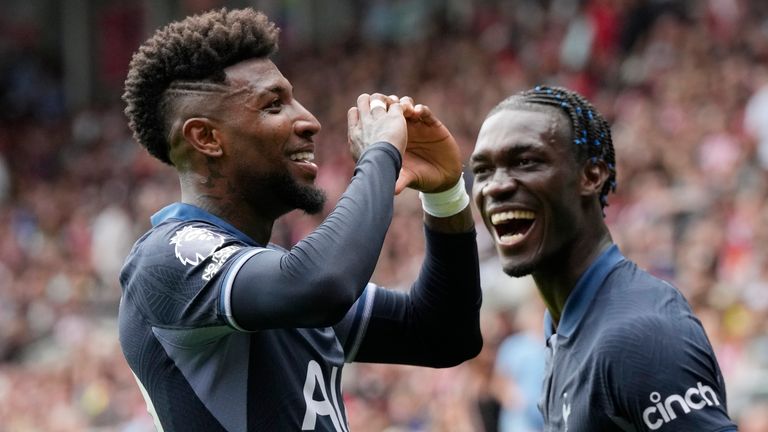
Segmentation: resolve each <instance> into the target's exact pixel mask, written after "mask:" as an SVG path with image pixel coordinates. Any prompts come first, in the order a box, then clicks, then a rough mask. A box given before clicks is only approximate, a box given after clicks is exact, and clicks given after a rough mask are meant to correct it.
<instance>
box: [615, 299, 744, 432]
mask: <svg viewBox="0 0 768 432" xmlns="http://www.w3.org/2000/svg"><path fill="white" fill-rule="evenodd" d="M601 346H602V348H603V349H605V352H606V355H604V356H600V358H602V359H603V360H602V361H603V364H602V365H600V368H601V374H600V375H601V377H602V380H601V383H602V385H603V386H604V387H605V389H604V392H603V394H604V395H607V396H608V397H609V398H610V400H609V401H608V405H609V406H611V407H612V413H613V417H614V419H615V421H616V423H617V424H619V425H622V426H623V427H624V429H625V430H637V431H661V432H665V431H682V430H695V431H701V432H707V431H730V430H735V425H734V424H733V423H732V422H731V420H730V419H729V417H728V413H727V407H726V394H725V385H724V383H723V378H722V375H721V373H720V368H719V366H718V364H717V361H716V359H715V355H714V353H713V351H712V347H711V345H710V343H709V340H708V339H707V337H706V334H705V332H704V329H703V328H702V327H701V324H700V323H699V321H698V320H697V319H696V318H694V317H693V315H691V314H688V315H687V316H685V317H682V318H680V319H676V320H671V319H669V318H662V317H661V316H656V315H649V316H642V317H638V318H634V319H632V320H631V321H630V322H627V323H622V324H619V325H617V326H616V327H615V328H614V329H612V330H611V331H610V332H608V334H607V335H606V336H605V337H604V338H603V340H602V343H601Z"/></svg>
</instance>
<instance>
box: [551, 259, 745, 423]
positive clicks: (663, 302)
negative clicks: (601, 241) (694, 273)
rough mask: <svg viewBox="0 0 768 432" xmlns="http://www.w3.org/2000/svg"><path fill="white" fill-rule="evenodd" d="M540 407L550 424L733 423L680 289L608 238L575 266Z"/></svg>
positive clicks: (719, 380) (711, 361)
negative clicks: (586, 263)
mask: <svg viewBox="0 0 768 432" xmlns="http://www.w3.org/2000/svg"><path fill="white" fill-rule="evenodd" d="M544 324H545V325H544V327H545V334H546V337H547V349H548V360H547V366H546V376H545V381H544V390H543V397H542V401H541V403H540V409H541V411H542V414H543V415H544V420H545V431H547V432H555V431H557V432H566V431H567V432H594V431H601V432H611V431H661V432H665V431H668V432H670V431H675V432H681V431H695V432H710V431H732V430H736V427H735V425H734V424H733V423H732V422H731V420H730V419H729V417H728V414H727V409H726V397H725V385H724V383H723V378H722V375H721V373H720V367H719V366H718V363H717V360H716V358H715V355H714V352H713V351H712V347H711V345H710V343H709V340H708V339H707V336H706V334H705V332H704V329H703V327H702V326H701V323H700V322H699V320H698V319H697V318H696V317H695V316H694V315H693V313H692V312H691V309H690V307H689V305H688V303H687V302H686V300H685V299H684V298H683V296H682V295H681V294H680V292H679V291H678V290H677V289H675V288H674V287H672V286H671V285H669V284H668V283H666V282H664V281H662V280H659V279H657V278H655V277H653V276H651V275H650V274H648V273H647V272H645V271H643V270H641V269H639V268H638V267H637V266H636V265H635V264H634V263H632V262H631V261H629V260H627V259H626V258H624V257H623V256H622V255H621V253H620V252H619V250H618V248H617V247H616V246H615V245H614V246H612V247H611V248H609V249H608V250H607V251H606V252H604V253H603V254H602V255H601V256H600V257H599V258H598V259H597V260H596V261H595V262H594V263H593V264H592V265H591V266H590V267H589V269H588V270H587V271H586V272H585V273H584V275H582V277H581V278H580V279H579V281H578V283H577V284H576V286H575V287H574V289H573V291H572V292H571V294H570V296H569V297H568V300H567V302H566V304H565V308H564V310H563V314H562V318H561V320H560V323H559V325H558V326H557V333H553V326H552V319H551V316H550V315H549V312H547V313H546V315H545V323H544Z"/></svg>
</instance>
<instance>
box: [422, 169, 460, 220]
mask: <svg viewBox="0 0 768 432" xmlns="http://www.w3.org/2000/svg"><path fill="white" fill-rule="evenodd" d="M419 198H421V207H422V208H423V209H424V211H425V212H427V213H428V214H430V215H432V216H435V217H448V216H453V215H455V214H457V213H459V212H460V211H462V210H464V209H465V208H466V207H467V205H469V194H467V191H466V189H465V188H464V174H463V173H462V174H461V177H459V181H458V182H456V184H455V185H453V187H451V188H450V189H448V190H446V191H443V192H437V193H424V192H419Z"/></svg>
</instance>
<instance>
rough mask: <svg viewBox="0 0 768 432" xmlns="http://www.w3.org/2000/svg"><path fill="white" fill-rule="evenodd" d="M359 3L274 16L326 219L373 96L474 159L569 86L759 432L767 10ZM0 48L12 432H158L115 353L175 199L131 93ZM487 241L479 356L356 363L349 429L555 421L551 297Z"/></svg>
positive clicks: (7, 421) (403, 430) (2, 242)
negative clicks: (349, 122)
mask: <svg viewBox="0 0 768 432" xmlns="http://www.w3.org/2000/svg"><path fill="white" fill-rule="evenodd" d="M192 3H194V2H192ZM208 3H210V2H208ZM240 3H242V2H240ZM285 3H291V4H293V3H298V2H285ZM350 3H356V2H350ZM361 4H362V5H363V6H362V7H361V6H359V5H358V6H357V8H356V9H355V14H356V16H354V17H353V18H354V21H353V23H352V24H350V25H349V26H347V27H346V29H345V31H344V34H342V35H340V36H339V37H337V38H335V39H332V40H330V41H328V40H326V41H324V42H323V43H322V44H321V43H317V42H313V41H307V40H306V39H303V38H301V37H298V36H297V35H300V32H299V31H298V30H297V29H294V28H293V27H291V26H292V23H291V21H290V20H287V19H283V20H281V22H279V24H280V25H281V26H282V27H283V35H282V39H281V48H280V51H279V53H278V55H277V57H276V59H275V61H276V63H278V65H279V67H280V68H281V70H282V71H283V73H284V74H285V75H286V76H287V77H288V78H289V79H290V80H291V81H292V83H293V84H294V86H295V91H294V92H295V95H296V97H297V98H298V99H299V100H300V101H301V102H302V103H303V104H304V105H305V106H306V107H307V108H309V109H310V110H311V111H312V112H313V113H315V114H316V116H317V117H318V119H319V120H320V121H321V123H322V124H323V130H322V131H321V132H320V134H319V136H318V137H317V139H316V142H317V146H318V151H317V161H318V163H319V165H320V167H321V170H320V176H319V178H318V183H319V184H320V186H321V187H323V188H324V189H325V190H326V191H327V192H328V195H329V197H330V198H331V199H330V200H329V204H328V208H327V209H326V213H327V211H330V209H331V208H332V205H333V202H334V201H335V198H338V196H339V195H340V194H341V192H342V191H343V190H344V188H345V187H346V185H347V183H348V181H349V178H350V176H351V173H352V169H353V162H352V160H351V158H350V157H349V155H348V152H347V148H346V146H347V144H346V143H347V139H346V116H345V113H346V110H347V108H348V107H349V106H351V105H352V104H353V103H354V101H355V100H356V97H357V95H358V94H360V93H363V92H371V91H380V92H383V93H385V94H398V95H410V96H413V97H414V99H415V100H416V101H417V102H420V103H425V104H427V105H429V106H430V107H431V108H432V109H433V111H434V112H436V113H437V115H438V116H439V117H440V118H441V119H442V120H443V122H444V123H445V124H446V125H448V127H449V128H450V129H451V131H452V132H453V133H454V135H455V136H456V138H457V140H458V141H459V143H460V145H461V147H462V151H463V155H464V157H467V156H468V155H469V154H470V153H471V151H472V147H473V145H474V141H475V138H476V136H477V132H478V130H479V127H480V124H481V123H482V121H483V118H484V116H485V114H486V113H487V112H488V111H489V110H490V108H491V107H493V106H494V105H495V104H496V103H497V102H499V101H500V100H501V99H503V98H504V97H506V96H508V95H510V94H512V93H514V92H517V91H519V90H522V89H525V88H528V87H530V86H533V85H535V84H539V83H546V84H555V85H562V86H566V87H570V88H572V89H575V90H577V91H579V92H581V93H582V94H584V95H585V96H586V97H587V98H589V99H590V100H591V101H593V102H594V104H595V105H596V106H597V108H598V110H600V111H601V112H602V113H603V114H604V115H605V116H606V118H608V119H609V121H610V123H611V124H612V130H613V138H614V144H615V147H616V152H617V165H618V176H619V177H618V191H617V193H616V194H614V195H611V196H609V203H610V206H609V207H608V208H607V216H606V217H607V221H608V223H609V226H610V228H611V230H612V233H613V235H614V240H615V241H616V242H617V243H618V244H619V246H620V247H621V249H622V251H623V253H624V254H625V255H626V256H628V257H630V258H631V259H633V260H635V261H636V262H638V263H639V264H640V265H641V266H642V267H644V268H646V269H648V270H649V271H651V272H652V273H653V274H656V275H658V276H660V277H663V278H665V279H667V280H669V281H671V282H673V283H674V284H675V285H676V286H677V287H679V289H680V290H681V291H682V292H683V293H684V294H685V296H686V297H687V298H688V300H689V302H690V303H691V305H692V307H693V308H694V310H695V312H696V313H697V315H698V316H699V318H700V319H701V321H702V323H703V324H704V326H705V328H706V330H707V332H708V334H709V337H710V339H711V341H712V344H713V346H714V348H715V351H716V353H717V355H718V358H719V361H720V365H721V367H722V370H723V374H724V378H725V381H726V384H727V390H728V402H729V411H730V413H731V415H732V417H733V418H734V419H735V420H737V421H738V422H739V425H740V430H741V431H742V432H765V431H768V319H767V318H768V3H766V2H763V1H761V0H704V1H661V0H585V1H577V0H550V1H533V0H526V1H522V0H521V1H515V2H505V1H500V0H498V1H492V0H485V1H480V0H476V1H466V2H464V1H449V2H423V1H422V2H420V1H415V0H391V1H384V0H371V1H366V2H362V3H361ZM0 35H2V37H3V38H5V40H2V42H3V43H1V44H0V50H2V52H3V53H4V55H3V56H2V58H3V60H2V61H1V62H0V102H2V106H3V109H2V111H0V431H2V432H6V431H8V432H22V431H23V432H26V431H46V432H70V431H119V432H145V431H150V430H153V429H152V422H151V419H150V418H149V416H148V414H147V413H146V407H145V405H144V402H143V399H142V398H141V395H140V393H139V391H138V387H137V386H136V384H135V381H134V378H133V376H132V374H131V372H130V370H129V369H128V367H127V365H126V363H125V360H124V359H123V357H122V354H121V352H120V348H119V344H118V342H117V331H116V322H115V318H116V312H117V303H118V301H119V297H120V287H119V284H118V281H117V274H118V273H119V270H120V266H121V264H122V260H123V258H124V257H125V255H126V254H127V252H128V250H129V249H130V247H131V245H132V244H133V242H134V241H135V239H137V238H138V236H139V235H141V234H142V233H143V232H144V231H145V230H147V229H148V227H149V216H150V215H151V214H153V213H154V212H155V211H156V210H158V209H159V208H161V207H163V206H164V205H166V204H167V203H170V202H173V201H176V200H178V184H177V179H176V176H175V174H174V172H173V171H172V170H171V169H170V168H168V167H166V166H164V165H162V164H161V163H159V162H157V161H155V160H153V159H152V158H151V157H149V156H148V155H147V154H146V152H145V151H143V150H142V149H141V148H140V147H139V146H138V145H137V144H136V143H135V142H133V140H132V138H131V135H130V132H129V131H128V129H127V126H126V120H125V118H124V116H123V114H122V104H121V103H120V101H119V99H118V96H119V92H115V95H113V97H111V98H104V100H99V101H98V102H94V103H92V104H90V105H88V106H86V107H80V108H77V109H72V108H71V107H69V106H68V105H67V103H66V100H65V97H64V94H65V93H66V92H65V91H64V90H65V89H64V88H63V86H64V84H63V81H62V79H61V76H60V73H59V71H60V67H58V66H57V65H56V64H55V62H51V61H49V60H50V59H43V58H40V57H36V56H35V55H34V51H29V50H24V49H21V48H19V49H16V50H15V51H14V47H13V40H12V39H9V38H11V37H14V36H13V35H10V36H9V35H8V34H7V33H0ZM138 42H140V41H137V46H138ZM5 54H13V56H10V55H5ZM421 218H422V213H421V207H420V203H419V200H418V198H417V197H416V194H415V193H412V192H406V193H404V194H402V195H401V196H399V197H398V198H397V199H396V208H395V215H394V219H393V221H392V225H391V228H390V231H389V234H388V236H387V239H386V243H385V248H384V250H383V252H382V254H381V257H380V261H379V264H378V267H377V269H376V272H375V274H374V278H373V279H374V281H375V282H377V283H379V284H383V285H386V286H389V287H393V288H397V289H408V283H409V281H411V280H412V279H413V278H414V277H415V275H416V272H417V271H418V268H419V265H420V258H421V254H422V252H423V243H422V236H421V235H414V233H418V232H420V231H421V230H422V221H421ZM321 219H322V216H318V217H310V216H307V215H304V214H301V213H291V214H289V215H287V216H285V217H284V218H282V219H281V220H280V221H279V222H278V224H277V226H276V229H275V230H274V238H273V240H274V241H275V242H276V243H278V244H282V245H283V246H286V247H290V246H291V245H292V244H293V243H295V242H296V241H297V240H298V239H300V238H302V237H303V236H304V235H305V234H307V233H308V232H309V231H311V230H312V229H313V228H314V227H315V226H316V225H317V224H318V223H319V222H320V221H321ZM478 236H479V237H478V238H479V247H480V254H481V259H482V278H483V288H484V293H485V301H484V305H483V317H482V320H483V322H482V324H483V332H484V339H485V346H484V349H483V351H482V353H481V354H480V355H479V356H478V357H477V358H476V359H473V360H471V361H469V362H466V363H464V364H462V365H460V366H458V367H455V368H450V369H445V370H429V369H421V368H414V367H406V366H390V365H373V364H353V365H349V366H348V367H347V368H346V369H345V375H344V392H345V403H346V407H347V413H348V417H349V422H350V430H352V431H359V432H365V431H373V432H376V431H389V432H417V431H419V432H421V431H424V432H426V431H449V432H463V431H468V432H472V431H479V432H490V431H497V430H498V431H515V432H533V431H540V430H541V421H540V418H539V417H538V416H537V412H536V408H535V405H536V402H537V395H538V390H539V388H538V379H539V378H538V377H539V376H540V374H541V373H542V368H543V347H544V344H543V338H542V337H541V334H542V329H541V316H542V313H543V306H542V304H541V302H540V301H539V300H538V296H537V294H536V292H535V288H534V287H533V285H532V282H531V281H530V279H527V278H522V279H511V278H508V277H506V276H505V275H504V274H503V273H501V271H500V269H499V266H498V264H497V263H496V261H495V257H494V254H495V252H494V251H493V249H492V246H491V244H490V241H489V239H488V236H487V234H485V228H484V227H482V223H481V222H480V221H479V220H478Z"/></svg>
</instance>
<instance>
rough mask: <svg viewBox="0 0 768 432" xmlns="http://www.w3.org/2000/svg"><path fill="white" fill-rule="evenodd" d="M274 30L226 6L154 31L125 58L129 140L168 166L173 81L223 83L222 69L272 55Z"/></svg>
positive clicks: (257, 16)
mask: <svg viewBox="0 0 768 432" xmlns="http://www.w3.org/2000/svg"><path fill="white" fill-rule="evenodd" d="M278 33H279V29H278V28H277V27H276V26H275V24H274V23H272V22H270V21H269V20H268V19H267V17H266V16H265V15H264V14H263V13H261V12H258V11H256V10H253V9H250V8H246V9H236V10H231V11H230V10H227V9H226V8H224V9H220V10H215V11H210V12H206V13H203V14H199V15H194V16H190V17H187V18H185V19H183V20H181V21H177V22H173V23H171V24H168V25H167V26H165V27H163V28H161V29H159V30H157V31H156V32H155V34H154V35H153V36H152V37H151V38H149V39H148V40H147V41H146V42H144V44H143V45H141V47H139V49H138V51H137V52H136V53H134V55H133V58H132V59H131V63H130V69H129V71H128V77H127V78H126V80H125V93H123V100H124V101H125V103H126V108H125V114H126V115H127V116H128V126H130V128H131V130H132V131H133V136H134V138H135V139H136V140H137V141H138V142H139V143H140V144H141V145H143V146H144V147H145V148H146V149H147V151H149V153H150V154H151V155H153V156H154V157H156V158H158V159H160V160H161V161H163V162H165V163H167V164H169V165H173V162H171V159H170V157H169V154H168V151H169V143H168V139H167V133H166V119H165V116H166V113H165V112H164V111H165V110H164V109H163V107H164V106H165V105H166V103H164V102H167V101H164V98H165V97H166V93H167V92H166V90H167V89H168V87H169V86H171V84H172V83H173V82H174V81H185V82H190V81H191V82H200V84H204V83H206V82H209V83H225V79H226V76H225V74H224V72H223V70H224V69H225V68H226V67H228V66H232V65H234V64H236V63H239V62H241V61H243V60H247V59H251V58H267V57H269V56H271V55H272V54H274V53H275V52H276V51H277V38H278Z"/></svg>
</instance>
